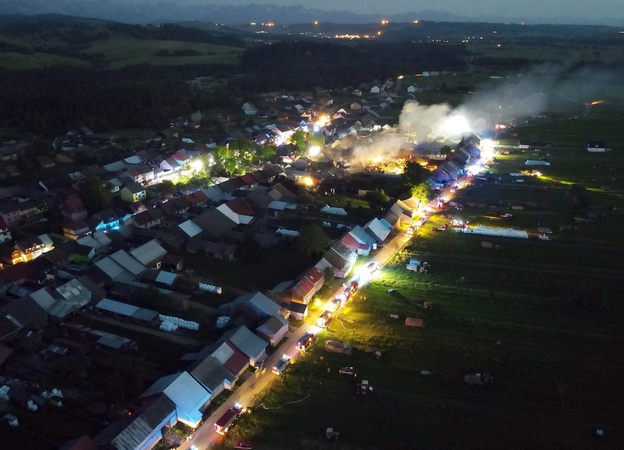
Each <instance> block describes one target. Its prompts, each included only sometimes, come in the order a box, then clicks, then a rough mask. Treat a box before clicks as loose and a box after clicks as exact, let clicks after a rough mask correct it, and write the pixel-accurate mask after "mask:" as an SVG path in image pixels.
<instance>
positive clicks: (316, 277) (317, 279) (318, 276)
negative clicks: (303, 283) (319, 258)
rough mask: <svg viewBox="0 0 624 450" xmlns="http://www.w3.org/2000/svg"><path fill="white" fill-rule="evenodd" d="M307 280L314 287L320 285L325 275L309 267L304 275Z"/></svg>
mask: <svg viewBox="0 0 624 450" xmlns="http://www.w3.org/2000/svg"><path fill="white" fill-rule="evenodd" d="M303 276H304V277H306V278H307V279H308V280H310V281H311V282H312V283H314V285H315V286H316V285H317V284H319V283H322V282H323V281H324V280H325V275H323V272H321V271H320V270H319V269H317V268H316V267H310V268H309V269H308V270H307V271H306V272H305V273H304V274H303Z"/></svg>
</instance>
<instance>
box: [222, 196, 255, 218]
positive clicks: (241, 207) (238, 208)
mask: <svg viewBox="0 0 624 450" xmlns="http://www.w3.org/2000/svg"><path fill="white" fill-rule="evenodd" d="M226 205H227V207H228V208H230V209H231V210H232V211H234V212H235V213H236V214H241V215H243V216H251V215H252V214H253V211H252V210H251V208H250V207H249V205H247V203H245V202H244V201H243V199H242V198H235V199H234V200H230V201H229V202H227V203H226Z"/></svg>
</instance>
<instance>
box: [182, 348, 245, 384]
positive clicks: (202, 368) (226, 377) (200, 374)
mask: <svg viewBox="0 0 624 450" xmlns="http://www.w3.org/2000/svg"><path fill="white" fill-rule="evenodd" d="M188 371H189V373H190V374H191V375H192V376H193V378H195V379H196V380H197V381H199V382H200V383H201V384H202V385H203V386H204V387H205V388H206V389H208V390H209V391H210V392H214V391H215V390H217V389H218V388H219V387H220V386H221V385H222V384H223V383H224V382H226V381H227V382H230V383H231V382H232V381H235V380H236V378H237V377H236V376H235V375H232V374H231V373H230V372H228V371H227V370H225V368H224V367H223V366H222V365H221V363H219V361H217V360H216V359H215V358H214V357H213V356H208V357H207V358H205V359H204V360H202V361H198V362H197V363H195V364H193V365H192V366H191V367H190V368H189V369H188Z"/></svg>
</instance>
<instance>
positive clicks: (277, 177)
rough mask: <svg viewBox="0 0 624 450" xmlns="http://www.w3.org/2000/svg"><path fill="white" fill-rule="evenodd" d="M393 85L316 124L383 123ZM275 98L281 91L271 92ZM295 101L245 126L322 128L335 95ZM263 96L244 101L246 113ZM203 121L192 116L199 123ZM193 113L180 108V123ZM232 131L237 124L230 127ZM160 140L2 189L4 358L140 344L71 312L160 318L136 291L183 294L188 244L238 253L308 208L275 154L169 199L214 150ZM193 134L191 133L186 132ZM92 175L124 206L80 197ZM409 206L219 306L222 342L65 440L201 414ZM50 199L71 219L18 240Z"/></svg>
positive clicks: (336, 132) (283, 132)
mask: <svg viewBox="0 0 624 450" xmlns="http://www.w3.org/2000/svg"><path fill="white" fill-rule="evenodd" d="M380 85H381V84H380ZM395 91H396V89H394V88H393V87H392V86H386V87H384V89H383V90H380V93H379V95H374V96H373V98H370V97H369V98H368V99H367V100H365V99H361V100H358V102H354V103H353V104H352V105H350V107H345V108H340V109H338V111H336V112H335V113H333V115H332V117H331V119H332V120H330V121H329V122H327V123H325V124H324V125H323V127H322V128H321V129H319V131H320V132H323V133H325V134H326V135H327V136H333V137H338V138H339V137H340V136H348V135H355V134H357V135H361V134H362V133H367V132H368V133H370V132H371V131H375V130H379V129H381V128H382V127H381V126H380V125H379V124H378V123H377V122H376V119H379V118H380V117H381V116H379V114H377V113H376V112H375V110H382V109H383V108H384V106H382V103H385V105H386V106H388V105H391V104H392V103H393V100H392V99H393V98H396V92H395ZM354 92H355V91H354ZM317 94H318V92H317ZM373 94H375V93H373ZM265 100H266V101H267V102H271V101H272V99H271V94H269V95H268V96H267V98H265ZM277 100H278V98H277V96H276V98H275V100H274V101H277ZM286 100H287V101H290V102H291V103H292V105H290V106H288V107H287V108H290V109H284V110H283V111H281V112H279V111H278V113H277V114H276V117H279V119H283V120H278V122H282V123H279V124H277V125H268V126H264V127H248V128H245V129H244V130H241V131H240V133H242V135H243V136H245V137H247V138H250V139H252V140H256V142H258V143H262V142H261V141H263V140H264V142H266V140H269V139H270V140H271V141H272V142H279V141H280V140H283V139H287V138H288V137H289V136H290V135H292V133H293V132H294V131H295V130H297V129H299V128H303V127H304V126H307V127H309V128H310V127H313V126H314V125H313V124H314V121H315V120H317V119H318V118H319V115H320V114H321V112H322V111H323V108H327V107H328V106H330V105H331V104H332V100H331V98H329V97H328V96H324V97H323V98H322V99H321V100H320V101H314V99H313V97H310V98H306V100H307V101H303V100H302V101H301V102H296V101H295V99H292V100H291V99H286ZM253 108H255V107H253V105H250V104H248V105H247V106H246V108H244V110H245V113H246V114H247V113H248V111H249V112H250V113H252V112H253ZM267 113H270V115H271V116H273V113H274V111H271V110H270V108H269V109H268V110H266V111H261V110H257V109H256V111H255V112H253V114H258V115H260V114H267ZM268 116H269V114H267V117H268ZM289 120H290V121H291V122H290V123H289V122H288V121H289ZM199 121H200V118H197V117H196V118H194V119H193V118H192V123H199ZM382 122H383V121H382ZM190 123H191V122H189V121H179V120H177V121H175V123H173V126H174V128H175V127H178V128H179V127H188V126H189V124H190ZM385 126H386V127H387V125H385ZM309 128H308V129H309ZM167 137H169V136H167ZM239 137H240V136H239ZM236 138H237V135H236V133H233V134H232V136H230V139H236ZM111 142H112V138H111V137H110V136H105V135H100V134H96V133H93V132H91V131H90V130H88V129H80V130H78V131H75V132H74V131H72V132H70V133H68V134H67V135H65V136H62V137H60V138H58V139H57V140H55V144H54V145H55V148H56V149H57V150H58V151H60V152H63V153H67V154H70V153H72V151H74V150H78V149H85V148H88V147H92V148H94V149H95V148H97V147H103V146H106V145H110V143H111ZM161 142H162V141H161V140H158V139H155V140H153V141H152V142H150V143H149V144H148V148H147V149H146V150H143V151H140V152H137V153H135V154H133V155H132V156H129V157H126V158H123V159H121V160H119V161H116V162H113V163H111V164H106V165H104V166H99V165H91V166H88V167H85V168H84V169H82V170H80V171H76V172H72V173H67V174H64V175H61V176H57V177H53V178H49V179H45V180H41V181H38V182H33V183H26V184H24V185H22V186H12V187H8V188H2V189H0V243H3V244H2V246H1V247H0V256H1V257H2V266H3V270H1V271H0V343H1V344H0V356H1V357H0V366H1V365H2V364H3V363H4V362H5V361H6V358H8V357H10V355H11V353H12V349H13V348H16V346H22V345H24V346H26V345H29V346H30V347H29V348H33V349H35V348H36V349H38V350H37V352H38V353H37V354H36V356H37V358H34V359H33V363H32V364H33V367H31V368H30V369H29V370H38V371H40V372H41V371H44V372H45V370H46V367H47V368H48V370H49V367H50V366H49V362H50V361H51V360H54V358H58V357H62V356H65V355H67V354H78V355H86V354H88V352H89V351H90V349H91V348H105V349H106V350H108V351H117V352H124V351H132V350H133V349H136V343H135V342H134V341H132V340H131V339H128V338H125V337H123V336H117V335H114V334H111V333H107V332H104V331H100V330H97V329H92V328H89V327H86V326H84V325H81V324H78V323H75V322H74V321H72V317H73V316H74V315H75V314H77V313H81V312H85V313H87V314H96V315H100V316H106V317H110V318H114V319H118V320H122V321H127V322H131V323H135V324H138V325H143V326H150V327H154V326H156V325H157V324H158V322H159V320H160V319H159V313H158V311H155V310H152V309H149V308H143V307H139V306H136V304H137V303H139V300H138V299H139V298H140V297H141V295H142V293H144V292H145V291H146V290H147V289H149V288H155V289H156V290H157V291H158V292H159V293H160V294H162V295H165V296H168V298H170V299H171V300H172V301H173V302H180V303H182V304H184V302H187V301H188V300H189V297H190V296H189V295H188V294H185V293H183V292H182V290H180V289H178V287H179V283H180V280H181V278H183V277H182V275H181V273H180V271H181V269H182V267H183V263H184V255H185V254H188V253H191V254H193V253H194V254H200V255H205V256H209V257H212V258H215V259H220V260H231V259H233V258H234V250H235V248H236V245H238V244H240V243H241V242H243V241H244V240H245V239H246V238H247V237H249V236H251V237H253V239H255V240H256V241H257V242H258V243H259V244H260V245H261V246H263V247H271V246H275V245H277V244H278V243H279V242H280V239H284V238H283V237H280V236H279V235H277V234H276V233H275V231H273V230H274V229H275V228H276V226H277V225H278V224H279V220H280V218H282V217H288V215H293V214H299V213H300V212H299V211H300V207H299V206H298V203H297V200H298V197H297V195H296V194H295V193H293V192H291V191H290V190H289V189H288V188H287V187H286V184H284V183H282V182H281V179H282V178H281V177H283V176H284V175H286V174H288V173H289V171H288V170H286V169H284V168H282V167H281V166H277V165H271V164H267V165H265V166H264V167H263V168H262V169H259V170H255V171H253V172H250V173H247V174H245V175H242V176H238V177H234V178H230V179H215V180H213V181H214V184H213V185H212V186H211V187H209V188H205V189H193V190H189V191H186V192H183V193H178V194H176V195H174V196H168V197H167V198H160V197H159V196H158V195H156V193H155V192H156V189H155V186H156V185H157V184H158V183H159V182H160V181H162V180H166V179H172V178H173V176H175V174H177V173H180V172H181V171H184V170H188V167H189V165H190V163H191V161H192V160H193V159H194V158H197V157H200V156H203V155H205V154H206V153H209V151H210V146H209V145H206V144H201V145H200V144H198V145H196V146H194V147H193V150H177V151H171V152H168V153H166V154H165V153H164V151H165V148H166V147H164V145H161V144H160V143H161ZM183 142H184V143H185V144H194V143H193V142H192V141H191V140H190V139H186V140H183ZM303 169H305V168H303ZM295 172H296V171H295ZM94 178H97V179H101V180H102V181H106V182H107V183H108V184H107V186H110V189H111V194H112V195H113V196H118V197H119V199H120V200H121V201H120V202H119V201H118V202H116V204H117V206H116V207H114V208H109V209H106V210H103V211H98V212H95V213H92V214H89V213H88V212H87V205H86V202H88V199H86V198H82V197H81V195H80V190H79V184H80V183H81V182H82V181H85V180H87V179H94ZM121 204H123V205H125V206H119V205H121ZM410 208H415V205H414V204H413V201H412V200H410V199H405V200H399V201H397V202H396V203H395V204H393V205H392V207H391V208H390V209H389V210H388V211H387V212H386V213H385V214H384V216H383V217H380V218H374V219H373V220H371V221H370V222H368V223H367V224H365V225H363V226H355V227H353V228H350V229H348V231H347V232H346V233H345V234H344V235H343V236H342V237H341V238H340V239H338V240H337V241H336V242H335V243H334V244H333V245H332V246H331V247H330V249H328V250H327V251H326V252H325V253H324V254H323V255H322V258H321V259H320V260H319V261H318V263H317V264H315V265H314V266H312V267H310V268H308V269H307V270H305V271H304V272H303V273H302V274H301V275H300V276H299V277H297V278H296V279H294V280H286V281H284V282H282V283H279V284H278V285H277V286H275V287H274V288H273V289H272V290H269V291H267V292H264V293H262V292H255V293H251V294H247V295H243V296H240V297H238V298H237V299H235V300H234V301H232V302H230V303H226V304H224V305H222V306H221V307H220V312H221V314H222V315H223V316H224V317H229V319H228V323H227V326H226V327H225V328H224V331H225V332H224V333H223V335H222V336H221V337H220V338H219V339H218V340H217V342H215V343H212V344H210V345H208V346H206V347H204V348H203V349H201V350H200V351H199V352H196V353H189V354H187V355H185V356H184V358H183V361H184V364H188V365H187V366H186V367H185V370H183V371H181V372H178V373H175V374H172V375H168V376H165V377H162V378H160V379H159V380H157V381H156V382H155V383H154V384H153V385H152V386H150V387H149V388H148V389H147V390H146V391H145V392H144V393H143V394H142V395H141V404H142V406H141V408H140V409H139V410H138V411H136V413H135V414H133V415H132V416H131V417H126V418H124V419H122V420H119V421H115V422H113V423H112V424H111V425H110V426H108V427H107V428H106V429H105V430H104V431H102V433H100V434H99V435H98V436H96V437H95V438H94V439H90V438H88V437H86V436H83V437H82V438H79V439H77V440H74V441H72V442H69V443H67V445H66V446H65V447H63V448H64V449H67V450H69V449H76V448H111V449H113V448H114V449H126V448H128V449H130V448H131V449H148V448H151V447H152V446H153V445H154V444H155V443H156V442H158V441H159V440H161V439H162V438H163V433H165V432H166V430H168V429H170V428H171V426H173V425H174V424H175V423H177V422H181V423H184V424H186V425H188V426H191V427H196V426H197V425H198V424H199V422H200V421H201V418H202V415H203V413H204V412H205V410H206V408H207V407H208V406H209V405H210V404H211V402H212V401H213V400H214V399H215V398H216V397H217V396H218V395H219V394H220V393H221V392H222V391H223V390H225V389H232V387H233V386H234V385H235V384H236V382H237V381H238V380H239V377H241V375H242V374H243V373H244V372H245V370H246V369H247V368H248V367H250V366H251V367H257V366H259V365H261V364H262V362H263V361H264V359H265V358H266V350H267V348H268V347H269V346H277V345H278V344H279V342H280V341H281V340H282V339H283V338H284V337H285V335H286V333H287V332H288V319H289V318H292V319H298V320H303V319H305V318H306V317H307V313H308V305H309V303H310V301H311V300H312V299H313V297H314V295H315V294H316V293H317V292H318V291H319V289H321V287H322V286H323V285H324V282H325V273H327V271H328V270H331V271H332V272H333V274H334V276H336V277H345V276H347V274H348V273H349V272H350V271H351V269H352V268H353V265H354V263H355V261H356V258H357V256H358V255H368V254H369V253H370V252H371V251H372V250H374V249H375V248H377V247H378V246H381V245H383V243H384V242H385V241H386V240H387V239H388V236H389V235H390V233H391V231H392V229H393V228H394V227H395V226H397V224H400V223H401V222H402V221H404V220H408V219H409V220H411V214H412V210H411V209H410ZM50 209H54V210H56V211H58V212H59V214H60V215H61V216H62V230H59V232H50V233H47V234H41V235H38V236H33V237H30V238H28V239H22V240H19V241H18V242H15V243H14V242H13V238H12V233H14V234H15V233H16V232H17V230H20V231H21V228H22V227H24V226H28V225H29V224H32V223H35V222H38V221H40V220H42V219H43V220H45V218H44V217H43V214H44V213H46V212H47V211H49V210H50ZM267 224H271V225H273V226H267ZM61 232H62V234H61ZM20 234H21V233H20ZM52 324H53V325H55V326H58V327H60V329H61V330H62V333H61V335H60V336H59V337H57V338H55V340H54V342H53V343H50V345H49V346H47V347H46V345H47V344H48V343H45V344H43V343H41V342H38V343H37V342H36V341H37V339H39V340H40V339H41V338H40V336H41V333H39V332H40V331H42V330H44V329H46V328H47V327H48V326H50V325H52ZM9 343H10V345H7V344H9ZM42 345H43V346H44V347H45V348H43V349H42V350H41V351H39V349H40V347H41V346H42ZM25 378H27V377H25Z"/></svg>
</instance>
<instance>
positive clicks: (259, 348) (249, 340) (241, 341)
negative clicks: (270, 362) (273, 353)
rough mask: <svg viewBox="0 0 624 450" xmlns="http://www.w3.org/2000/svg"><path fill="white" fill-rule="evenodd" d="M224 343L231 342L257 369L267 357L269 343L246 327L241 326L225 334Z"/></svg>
mask: <svg viewBox="0 0 624 450" xmlns="http://www.w3.org/2000/svg"><path fill="white" fill-rule="evenodd" d="M221 340H222V341H230V343H232V344H233V345H234V346H235V347H236V348H237V349H238V350H240V351H241V352H242V353H243V354H244V355H245V356H247V358H249V364H250V365H252V366H254V367H257V366H258V365H260V364H262V363H263V362H264V360H265V359H266V357H267V354H266V348H267V346H268V344H267V342H266V341H265V340H263V339H262V338H260V337H258V336H257V335H255V334H254V333H252V332H251V331H250V330H249V328H247V327H246V326H244V325H243V326H240V327H238V328H235V329H233V330H230V331H228V332H227V333H225V334H224V335H223V336H222V338H221Z"/></svg>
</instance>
